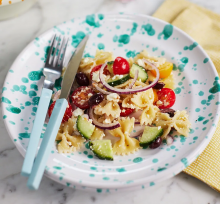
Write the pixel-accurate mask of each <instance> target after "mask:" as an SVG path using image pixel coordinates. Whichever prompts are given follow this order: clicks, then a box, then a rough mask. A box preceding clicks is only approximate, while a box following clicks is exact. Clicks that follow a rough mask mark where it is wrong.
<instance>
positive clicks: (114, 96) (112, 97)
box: [107, 93, 120, 103]
mask: <svg viewBox="0 0 220 204" xmlns="http://www.w3.org/2000/svg"><path fill="white" fill-rule="evenodd" d="M119 99H120V96H119V95H118V94H116V93H111V94H109V95H107V100H108V101H114V102H116V103H118V101H119Z"/></svg>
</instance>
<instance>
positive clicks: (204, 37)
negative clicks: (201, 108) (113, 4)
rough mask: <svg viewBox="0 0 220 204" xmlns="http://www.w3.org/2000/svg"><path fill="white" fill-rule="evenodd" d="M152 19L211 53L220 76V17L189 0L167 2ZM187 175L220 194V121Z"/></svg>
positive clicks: (170, 0)
mask: <svg viewBox="0 0 220 204" xmlns="http://www.w3.org/2000/svg"><path fill="white" fill-rule="evenodd" d="M153 16H154V17H156V18H160V19H162V20H164V21H167V22H169V23H171V24H172V25H174V26H176V27H178V28H180V29H182V30H183V31H185V32H186V33H188V34H189V35H190V36H191V37H193V38H194V40H195V41H197V42H198V43H199V44H200V45H201V46H202V47H203V48H204V49H205V51H206V52H207V53H208V55H209V56H210V58H211V59H212V61H213V63H214V65H215V67H216V70H217V72H218V74H219V75H220V15H218V14H216V13H213V12H211V11H209V10H207V9H205V8H202V7H200V6H197V5H195V4H193V3H190V2H188V1H186V0H166V1H165V2H164V3H163V4H162V5H161V7H160V8H159V9H158V10H157V11H156V12H155V13H154V15H153ZM184 172H185V173H187V174H189V175H191V176H194V177H196V178H198V179H200V180H202V181H203V182H205V183H207V184H208V185H209V186H211V187H212V188H214V189H215V190H217V191H219V192H220V121H219V123H218V126H217V129H216V131H215V133H214V136H213V138H212V140H211V142H210V143H209V145H208V146H207V147H206V149H205V150H204V151H203V153H202V154H201V155H200V156H199V157H198V158H197V160H196V161H194V162H193V163H192V164H191V165H190V166H188V167H187V168H186V169H184Z"/></svg>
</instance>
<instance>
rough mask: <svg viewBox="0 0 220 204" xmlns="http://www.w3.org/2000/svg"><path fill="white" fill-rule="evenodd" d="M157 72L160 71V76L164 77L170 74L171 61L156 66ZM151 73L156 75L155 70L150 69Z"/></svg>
mask: <svg viewBox="0 0 220 204" xmlns="http://www.w3.org/2000/svg"><path fill="white" fill-rule="evenodd" d="M158 69H159V73H160V78H161V79H162V78H166V77H168V76H170V74H171V72H172V70H173V63H171V62H165V63H164V64H162V65H160V66H159V67H158ZM151 73H152V74H153V75H154V76H155V77H156V71H155V70H151Z"/></svg>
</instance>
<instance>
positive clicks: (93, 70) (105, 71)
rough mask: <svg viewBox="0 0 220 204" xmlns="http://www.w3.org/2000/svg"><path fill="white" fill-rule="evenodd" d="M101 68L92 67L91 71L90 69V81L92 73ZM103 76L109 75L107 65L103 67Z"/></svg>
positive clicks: (99, 66)
mask: <svg viewBox="0 0 220 204" xmlns="http://www.w3.org/2000/svg"><path fill="white" fill-rule="evenodd" d="M101 67H102V64H100V65H98V66H95V67H93V69H92V70H91V72H90V79H91V80H92V76H93V73H94V72H96V71H99V70H100V69H101ZM103 74H104V75H109V74H110V72H109V71H108V68H107V65H106V67H105V68H104V70H103Z"/></svg>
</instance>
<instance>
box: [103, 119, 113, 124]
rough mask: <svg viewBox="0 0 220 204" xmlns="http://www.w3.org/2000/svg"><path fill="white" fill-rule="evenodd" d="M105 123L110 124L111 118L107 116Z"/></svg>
mask: <svg viewBox="0 0 220 204" xmlns="http://www.w3.org/2000/svg"><path fill="white" fill-rule="evenodd" d="M103 123H104V124H109V123H111V120H110V119H109V118H106V119H105V120H104V121H103Z"/></svg>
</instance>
